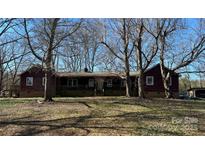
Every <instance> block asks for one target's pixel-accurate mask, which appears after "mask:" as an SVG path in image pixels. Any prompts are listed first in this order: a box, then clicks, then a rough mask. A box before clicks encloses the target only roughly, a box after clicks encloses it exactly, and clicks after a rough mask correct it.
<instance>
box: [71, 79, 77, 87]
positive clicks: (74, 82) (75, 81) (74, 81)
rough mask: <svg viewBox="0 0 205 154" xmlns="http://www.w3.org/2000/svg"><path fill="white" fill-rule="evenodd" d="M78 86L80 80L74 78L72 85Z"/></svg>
mask: <svg viewBox="0 0 205 154" xmlns="http://www.w3.org/2000/svg"><path fill="white" fill-rule="evenodd" d="M77 86H78V80H77V79H73V85H72V87H77Z"/></svg>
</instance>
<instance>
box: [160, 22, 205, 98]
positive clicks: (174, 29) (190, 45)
mask: <svg viewBox="0 0 205 154" xmlns="http://www.w3.org/2000/svg"><path fill="white" fill-rule="evenodd" d="M159 20H160V24H159V25H158V28H159V29H160V31H161V33H160V39H159V42H160V43H159V44H160V68H161V74H162V79H163V84H164V89H165V96H166V98H170V97H172V93H171V91H170V84H169V81H170V75H171V73H173V72H175V71H177V70H179V69H181V68H184V67H186V66H188V65H189V64H191V63H192V62H194V61H195V60H197V58H198V57H199V55H200V54H201V53H203V52H204V51H205V33H204V32H201V31H200V30H197V35H195V37H193V36H192V35H191V36H190V37H191V38H192V39H191V41H188V42H186V44H184V46H183V45H182V44H183V43H182V42H180V40H179V37H178V36H179V34H180V32H181V31H183V30H187V28H185V27H184V25H183V23H182V20H181V19H159ZM198 32H199V33H198ZM189 33H190V32H189ZM173 38H174V40H173ZM193 38H194V39H193ZM182 40H183V41H184V40H186V39H182ZM186 41H187V40H186ZM176 42H177V43H176ZM176 50H177V51H176ZM166 64H169V65H170V66H168V65H166ZM167 68H168V69H167Z"/></svg>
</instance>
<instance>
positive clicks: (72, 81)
mask: <svg viewBox="0 0 205 154" xmlns="http://www.w3.org/2000/svg"><path fill="white" fill-rule="evenodd" d="M69 80H70V81H71V86H69V84H68V83H69ZM74 80H76V85H75V86H74V84H73V83H74ZM67 85H68V87H71V88H76V87H78V79H68V81H67Z"/></svg>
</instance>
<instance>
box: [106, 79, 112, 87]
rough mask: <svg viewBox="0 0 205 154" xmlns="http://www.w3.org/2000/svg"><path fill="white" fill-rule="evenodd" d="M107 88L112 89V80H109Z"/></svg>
mask: <svg viewBox="0 0 205 154" xmlns="http://www.w3.org/2000/svg"><path fill="white" fill-rule="evenodd" d="M107 87H112V79H108V80H107Z"/></svg>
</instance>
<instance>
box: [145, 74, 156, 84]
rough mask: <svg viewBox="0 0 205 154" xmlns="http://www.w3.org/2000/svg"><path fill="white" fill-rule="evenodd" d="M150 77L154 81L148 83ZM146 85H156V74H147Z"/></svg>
mask: <svg viewBox="0 0 205 154" xmlns="http://www.w3.org/2000/svg"><path fill="white" fill-rule="evenodd" d="M149 78H151V79H152V83H148V81H149ZM146 85H147V86H153V85H154V76H146Z"/></svg>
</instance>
